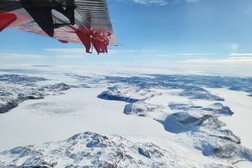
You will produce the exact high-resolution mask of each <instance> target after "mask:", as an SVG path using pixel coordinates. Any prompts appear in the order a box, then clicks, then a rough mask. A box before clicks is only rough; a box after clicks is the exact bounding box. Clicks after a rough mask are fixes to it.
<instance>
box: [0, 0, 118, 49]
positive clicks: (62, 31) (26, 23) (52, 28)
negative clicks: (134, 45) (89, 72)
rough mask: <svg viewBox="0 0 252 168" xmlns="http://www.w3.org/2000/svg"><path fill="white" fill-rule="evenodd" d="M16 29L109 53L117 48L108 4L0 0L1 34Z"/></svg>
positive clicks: (70, 0) (89, 0)
mask: <svg viewBox="0 0 252 168" xmlns="http://www.w3.org/2000/svg"><path fill="white" fill-rule="evenodd" d="M9 27H13V28H17V29H21V30H24V31H27V32H32V33H36V34H40V35H45V36H50V37H53V38H55V39H57V40H59V41H60V42H63V43H68V42H74V43H82V44H83V45H84V46H85V48H86V52H87V53H90V52H91V47H92V46H93V47H94V48H95V50H96V51H97V53H98V54H99V53H107V52H108V51H107V46H108V45H116V40H115V36H114V32H113V28H112V24H111V21H110V16H109V11H108V7H107V3H106V0H0V31H2V30H4V29H5V28H9Z"/></svg>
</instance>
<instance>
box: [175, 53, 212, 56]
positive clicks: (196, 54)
mask: <svg viewBox="0 0 252 168" xmlns="http://www.w3.org/2000/svg"><path fill="white" fill-rule="evenodd" d="M214 54H215V53H179V54H177V55H180V56H209V55H214Z"/></svg>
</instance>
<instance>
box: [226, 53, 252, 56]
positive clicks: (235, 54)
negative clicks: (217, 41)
mask: <svg viewBox="0 0 252 168" xmlns="http://www.w3.org/2000/svg"><path fill="white" fill-rule="evenodd" d="M230 56H232V57H252V53H231V54H230Z"/></svg>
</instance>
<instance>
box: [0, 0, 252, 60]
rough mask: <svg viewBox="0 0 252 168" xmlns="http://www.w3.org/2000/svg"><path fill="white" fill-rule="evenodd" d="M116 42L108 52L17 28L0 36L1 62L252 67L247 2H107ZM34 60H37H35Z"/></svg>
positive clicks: (251, 7) (251, 10)
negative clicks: (96, 51) (87, 50)
mask: <svg viewBox="0 0 252 168" xmlns="http://www.w3.org/2000/svg"><path fill="white" fill-rule="evenodd" d="M107 4H108V8H109V12H110V17H111V21H112V24H113V29H114V32H115V36H116V39H117V41H118V43H119V46H117V47H113V46H111V47H109V49H110V50H109V54H107V55H99V56H98V55H97V54H86V53H85V52H84V51H85V50H84V48H83V46H82V45H81V44H62V43H60V42H58V41H57V40H55V39H52V38H49V37H43V36H39V35H35V34H31V33H27V32H22V31H19V30H15V29H6V30H4V31H3V32H1V33H0V38H1V41H0V61H1V60H2V61H1V62H8V63H11V62H12V63H13V62H15V63H18V62H19V61H21V62H22V61H26V62H34V60H36V59H38V60H39V61H38V62H42V63H45V64H48V63H52V62H53V63H59V62H60V63H66V62H67V63H71V62H72V63H73V64H74V63H76V62H82V61H84V62H110V63H111V62H128V63H136V62H141V63H152V62H166V61H168V62H171V61H186V62H189V63H192V62H197V63H216V62H217V63H232V64H235V63H237V64H243V63H245V64H248V63H252V1H251V0H107ZM35 62H36V61H35Z"/></svg>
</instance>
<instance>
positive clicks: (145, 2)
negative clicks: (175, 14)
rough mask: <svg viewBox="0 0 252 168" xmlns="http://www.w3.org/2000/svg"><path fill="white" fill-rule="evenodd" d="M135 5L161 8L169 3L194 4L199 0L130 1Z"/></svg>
mask: <svg viewBox="0 0 252 168" xmlns="http://www.w3.org/2000/svg"><path fill="white" fill-rule="evenodd" d="M131 1H133V2H135V3H137V4H142V5H158V6H163V5H166V4H167V3H168V1H170V2H175V3H176V2H179V3H195V2H199V1H201V0H131Z"/></svg>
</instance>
